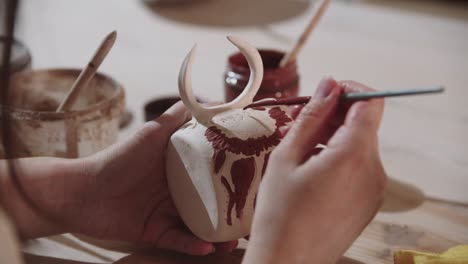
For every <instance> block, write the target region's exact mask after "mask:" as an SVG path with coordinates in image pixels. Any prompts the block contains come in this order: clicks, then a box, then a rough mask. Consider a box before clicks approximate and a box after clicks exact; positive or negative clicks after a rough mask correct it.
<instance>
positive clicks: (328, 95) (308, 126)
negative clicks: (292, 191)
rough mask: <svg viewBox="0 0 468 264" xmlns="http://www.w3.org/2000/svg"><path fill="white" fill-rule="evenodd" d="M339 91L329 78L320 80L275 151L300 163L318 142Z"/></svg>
mask: <svg viewBox="0 0 468 264" xmlns="http://www.w3.org/2000/svg"><path fill="white" fill-rule="evenodd" d="M340 93H341V91H340V88H339V87H338V85H337V83H336V82H335V81H334V80H333V79H331V78H324V79H322V81H320V83H319V85H318V87H317V90H316V92H315V95H314V96H313V97H312V99H311V100H310V101H309V103H307V104H306V105H305V106H304V107H303V109H302V111H301V113H300V114H299V116H298V117H297V118H296V121H295V122H294V124H293V125H292V127H291V128H290V129H289V131H288V133H287V135H286V137H285V138H284V139H283V141H282V142H281V144H280V145H279V146H278V147H277V149H276V150H275V152H277V153H282V154H281V155H282V157H287V158H288V159H290V160H291V161H293V162H295V163H298V164H299V163H302V162H303V161H304V159H305V157H306V156H307V154H308V153H310V152H311V151H313V150H314V149H315V147H316V145H317V144H319V143H320V141H321V138H322V133H323V131H324V126H326V124H327V121H328V119H329V118H330V117H331V116H332V115H333V113H334V111H335V109H336V106H337V104H338V101H339V94H340Z"/></svg>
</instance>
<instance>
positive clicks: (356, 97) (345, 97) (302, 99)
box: [244, 86, 445, 109]
mask: <svg viewBox="0 0 468 264" xmlns="http://www.w3.org/2000/svg"><path fill="white" fill-rule="evenodd" d="M444 90H445V88H444V87H443V86H434V87H429V88H423V89H407V90H397V91H371V92H352V93H344V94H342V95H341V97H340V99H341V100H342V101H362V100H368V99H372V98H383V97H395V96H408V95H420V94H430V93H441V92H443V91H444ZM311 98H312V96H299V97H291V98H285V99H265V100H261V101H258V102H254V103H252V104H250V105H248V106H246V107H245V108H244V109H246V108H252V107H261V106H272V105H299V104H307V102H309V101H310V99H311Z"/></svg>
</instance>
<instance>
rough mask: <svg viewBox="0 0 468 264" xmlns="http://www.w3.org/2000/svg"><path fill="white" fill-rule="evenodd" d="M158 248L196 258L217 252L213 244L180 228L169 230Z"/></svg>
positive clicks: (159, 242) (158, 244)
mask: <svg viewBox="0 0 468 264" xmlns="http://www.w3.org/2000/svg"><path fill="white" fill-rule="evenodd" d="M156 247H157V248H163V249H169V250H175V251H178V252H181V253H185V254H189V255H195V256H204V255H208V254H210V253H213V252H215V247H214V246H213V244H212V243H209V242H206V241H203V240H201V239H199V238H197V237H195V236H194V235H193V234H191V233H190V232H188V231H185V230H182V229H179V228H172V229H169V230H167V231H166V232H165V233H164V234H163V235H162V236H161V237H160V238H159V240H158V241H157V243H156Z"/></svg>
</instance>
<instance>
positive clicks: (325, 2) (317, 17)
mask: <svg viewBox="0 0 468 264" xmlns="http://www.w3.org/2000/svg"><path fill="white" fill-rule="evenodd" d="M329 4H330V0H323V1H322V3H321V4H320V6H319V8H318V9H317V12H315V14H314V15H313V17H312V19H311V20H310V22H309V24H308V25H307V27H306V29H305V30H304V32H302V34H301V36H300V37H299V40H298V41H297V42H296V45H295V46H294V48H293V49H292V50H291V52H289V53H287V54H286V55H284V57H283V58H282V59H281V61H280V64H279V66H280V67H284V66H285V65H286V64H288V63H290V62H292V61H295V60H296V58H297V55H298V54H299V51H301V49H302V47H303V46H304V44H305V43H306V41H307V38H308V37H309V36H310V34H311V33H312V31H313V30H314V28H315V27H316V26H317V24H318V22H319V21H320V19H321V18H322V16H323V14H324V13H325V11H326V10H327V7H328V5H329Z"/></svg>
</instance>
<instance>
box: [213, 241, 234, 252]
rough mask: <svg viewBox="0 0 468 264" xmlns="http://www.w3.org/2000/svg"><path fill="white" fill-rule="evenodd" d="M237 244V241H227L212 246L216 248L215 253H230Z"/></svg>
mask: <svg viewBox="0 0 468 264" xmlns="http://www.w3.org/2000/svg"><path fill="white" fill-rule="evenodd" d="M238 244H239V241H237V240H234V241H228V242H222V243H215V244H214V246H215V248H216V253H221V254H223V253H230V252H232V251H233V250H234V249H236V248H237V245H238Z"/></svg>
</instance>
